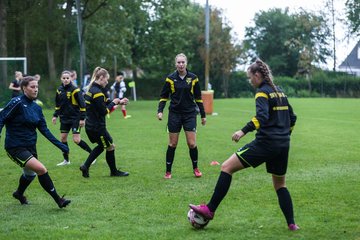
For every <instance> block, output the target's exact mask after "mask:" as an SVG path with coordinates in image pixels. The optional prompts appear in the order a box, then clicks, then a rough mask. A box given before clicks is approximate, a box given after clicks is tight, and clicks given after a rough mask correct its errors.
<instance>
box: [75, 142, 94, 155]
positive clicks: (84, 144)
mask: <svg viewBox="0 0 360 240" xmlns="http://www.w3.org/2000/svg"><path fill="white" fill-rule="evenodd" d="M78 146H79V147H81V148H82V149H84V150H85V151H87V152H88V153H91V148H90V147H89V145H88V144H87V143H86V142H85V141H83V140H80V142H79V143H78Z"/></svg>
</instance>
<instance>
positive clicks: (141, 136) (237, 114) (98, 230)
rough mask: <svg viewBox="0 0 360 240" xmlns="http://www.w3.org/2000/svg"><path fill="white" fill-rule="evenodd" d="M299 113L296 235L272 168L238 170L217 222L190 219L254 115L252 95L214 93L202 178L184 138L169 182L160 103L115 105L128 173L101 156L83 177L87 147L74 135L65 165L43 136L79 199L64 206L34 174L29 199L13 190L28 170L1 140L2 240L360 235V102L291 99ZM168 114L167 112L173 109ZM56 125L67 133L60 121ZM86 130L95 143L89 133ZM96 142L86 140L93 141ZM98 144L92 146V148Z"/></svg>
mask: <svg viewBox="0 0 360 240" xmlns="http://www.w3.org/2000/svg"><path fill="white" fill-rule="evenodd" d="M290 101H291V103H292V105H293V107H294V109H295V112H296V113H297V115H298V123H297V126H296V128H295V130H294V133H293V135H292V145H291V152H290V163H289V169H288V174H287V180H288V187H289V190H290V192H291V194H292V198H293V202H294V209H295V217H296V220H297V223H298V224H299V225H300V226H301V230H300V231H298V232H289V231H288V230H287V228H286V224H285V220H284V219H283V216H282V214H281V211H280V209H279V207H278V203H277V198H276V194H275V192H274V191H273V189H272V184H271V177H270V175H269V174H267V173H266V172H265V168H264V166H261V167H259V168H257V169H248V170H245V171H242V172H240V173H236V174H235V175H234V177H233V182H232V186H231V188H230V191H229V193H228V195H227V197H226V198H225V200H224V201H223V202H222V204H221V205H220V207H219V209H218V211H217V213H216V216H215V219H214V220H213V221H211V223H210V224H209V225H208V226H207V227H206V229H205V230H200V231H197V230H194V229H192V228H191V226H190V224H189V223H188V222H187V218H186V213H187V211H188V204H189V203H200V202H207V201H208V200H209V198H210V196H211V193H212V191H213V188H214V186H215V183H216V180H217V177H218V174H219V169H220V167H219V166H211V165H210V162H211V161H213V160H216V161H219V162H223V161H224V160H225V159H226V158H227V157H228V156H230V154H231V153H233V152H234V151H235V150H236V149H237V148H238V147H240V146H242V145H243V144H245V143H247V142H249V141H251V140H252V139H253V134H249V135H248V136H246V137H245V138H244V139H243V140H242V141H240V143H237V144H236V143H233V142H231V134H232V133H233V132H234V131H235V130H238V129H239V128H241V127H242V126H243V125H244V124H245V123H246V122H247V121H248V120H249V119H250V118H251V117H252V116H253V114H254V111H255V107H254V100H253V99H226V100H215V102H214V110H215V112H217V113H218V116H208V117H207V119H208V122H207V125H206V126H205V127H202V126H200V124H199V126H198V145H199V161H200V163H199V164H200V169H201V170H202V171H203V177H202V178H200V179H195V178H194V177H193V174H192V169H191V161H190V159H189V156H188V150H187V147H186V142H185V140H184V135H183V133H182V135H181V138H180V142H179V145H178V148H177V151H176V155H175V162H174V166H173V179H171V180H164V179H163V174H164V170H165V169H164V168H165V164H164V161H165V160H164V157H165V151H166V147H167V133H166V131H165V128H166V121H158V120H157V119H156V117H155V116H156V108H157V101H138V102H132V103H131V104H130V105H129V106H128V107H127V109H128V113H129V114H131V115H132V118H130V119H126V120H125V119H123V118H122V115H121V112H120V111H116V112H114V113H113V114H112V115H111V118H110V119H108V126H109V127H108V128H109V130H110V131H111V134H112V136H113V139H114V142H115V144H116V145H117V150H116V159H117V164H118V167H120V168H121V169H123V170H125V171H129V172H130V176H129V177H127V178H110V177H109V170H108V167H107V165H106V162H105V159H104V158H105V155H104V154H102V155H101V156H100V158H99V159H98V161H97V163H96V164H95V165H93V166H92V167H91V169H90V178H89V179H84V178H83V177H82V176H81V173H80V171H79V170H78V167H79V165H80V164H81V163H82V162H83V161H84V159H85V158H86V157H87V154H86V153H85V152H84V151H83V150H81V149H80V148H79V147H77V146H75V145H74V144H73V143H72V142H71V138H70V139H69V140H70V141H69V142H70V143H69V145H70V149H71V156H70V157H71V165H69V166H65V167H57V166H56V164H57V163H58V162H60V161H61V160H62V155H61V152H60V151H59V150H58V149H57V148H55V147H54V146H53V145H51V143H49V142H47V140H45V139H44V138H43V137H42V136H41V135H39V136H40V137H39V142H38V154H39V158H40V160H41V161H42V162H43V163H44V164H45V166H46V167H47V168H48V170H49V173H50V176H51V177H52V178H53V180H54V183H55V186H56V188H57V190H58V192H59V193H60V194H64V193H65V194H66V195H67V197H68V198H69V199H71V200H72V203H71V205H70V206H69V207H68V208H66V209H58V208H57V205H56V204H55V203H54V202H53V201H52V199H51V198H50V196H48V194H47V193H46V192H45V191H43V190H42V189H41V187H40V184H39V183H38V181H37V180H35V181H34V182H33V183H32V185H31V186H30V187H29V189H28V190H27V191H26V196H27V197H28V199H29V201H30V202H31V204H30V205H28V206H21V205H20V204H19V203H18V201H17V200H15V199H13V198H12V196H11V194H12V192H13V191H14V190H15V188H16V186H17V182H18V178H19V175H20V169H19V168H18V167H17V166H16V165H15V164H14V163H12V162H11V160H10V159H9V158H8V157H7V156H6V153H5V151H4V150H3V144H4V138H5V137H4V136H5V129H3V134H2V136H3V137H2V138H1V141H0V144H1V149H2V150H1V151H0V159H1V161H0V178H1V182H2V184H1V186H0V193H1V195H0V196H1V197H0V239H25V238H29V237H31V238H33V239H359V238H360V227H359V226H360V225H359V222H360V212H359V208H358V205H359V202H360V184H359V183H360V177H359V171H360V165H359V158H360V153H359V146H360V138H359V129H360V121H359V119H360V111H359V110H360V108H359V106H360V100H359V99H290ZM166 113H167V111H166ZM51 114H52V111H50V110H46V111H45V115H46V117H47V120H48V125H49V128H50V129H51V130H52V132H53V133H54V134H55V136H59V130H58V128H59V125H56V126H53V125H52V124H51V121H50V119H51ZM82 137H83V139H84V140H87V137H86V134H85V132H84V131H83V133H82ZM87 141H88V140H87ZM91 146H92V147H93V146H94V145H91Z"/></svg>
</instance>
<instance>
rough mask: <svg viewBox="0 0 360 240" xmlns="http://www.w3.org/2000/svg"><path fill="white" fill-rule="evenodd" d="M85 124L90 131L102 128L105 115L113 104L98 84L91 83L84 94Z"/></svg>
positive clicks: (104, 124) (104, 125)
mask: <svg viewBox="0 0 360 240" xmlns="http://www.w3.org/2000/svg"><path fill="white" fill-rule="evenodd" d="M85 103H86V124H85V128H86V129H90V130H92V131H96V130H102V129H104V128H105V127H106V119H105V116H106V115H107V114H109V113H110V112H111V111H112V109H113V108H114V106H115V103H114V102H112V101H111V100H110V98H109V96H108V94H107V92H106V89H105V88H102V87H101V86H100V85H99V84H97V83H95V82H94V83H93V84H92V85H91V87H90V89H89V91H87V92H86V94H85Z"/></svg>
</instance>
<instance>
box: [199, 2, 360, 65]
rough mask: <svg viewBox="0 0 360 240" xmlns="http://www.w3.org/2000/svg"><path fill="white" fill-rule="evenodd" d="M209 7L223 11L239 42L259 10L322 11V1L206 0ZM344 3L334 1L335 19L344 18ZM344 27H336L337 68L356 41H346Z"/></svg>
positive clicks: (323, 3)
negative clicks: (287, 8)
mask: <svg viewBox="0 0 360 240" xmlns="http://www.w3.org/2000/svg"><path fill="white" fill-rule="evenodd" d="M192 1H193V2H197V3H199V4H201V5H204V6H205V4H206V0H192ZM208 2H209V5H210V6H215V7H217V8H221V9H223V13H224V14H223V15H224V16H225V19H226V21H228V23H229V25H230V26H232V28H233V30H234V32H233V34H237V36H238V37H237V38H238V39H239V40H240V41H241V40H243V38H244V35H245V27H248V26H253V25H254V24H253V21H252V20H253V18H254V16H255V14H256V13H257V12H259V11H261V10H264V11H266V10H268V9H270V8H281V9H284V8H286V7H289V10H290V12H295V11H296V10H298V9H299V8H303V9H305V10H307V11H315V12H316V11H319V10H321V9H324V8H325V7H324V6H325V1H324V0H271V1H270V0H251V1H247V2H246V3H245V1H242V0H208ZM345 2H346V0H334V6H335V9H336V14H337V17H340V18H344V16H345ZM344 28H345V26H344V25H341V24H340V23H339V22H338V23H337V25H336V30H335V31H336V35H337V39H338V40H337V42H336V45H337V46H336V47H337V52H336V55H337V62H336V65H337V66H339V65H340V64H341V63H342V62H343V61H344V60H345V58H346V57H347V55H348V54H349V53H350V52H351V50H352V49H353V48H354V46H355V44H356V42H357V40H358V39H347V38H346V36H345V31H344V30H343V29H344ZM332 66H333V60H332V59H329V60H328V64H327V66H323V67H324V68H328V69H332Z"/></svg>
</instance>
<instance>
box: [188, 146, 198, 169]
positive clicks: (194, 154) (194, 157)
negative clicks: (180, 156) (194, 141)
mask: <svg viewBox="0 0 360 240" xmlns="http://www.w3.org/2000/svg"><path fill="white" fill-rule="evenodd" d="M189 154H190V158H191V162H192V166H193V169H195V168H197V164H198V149H197V147H194V148H189Z"/></svg>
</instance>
